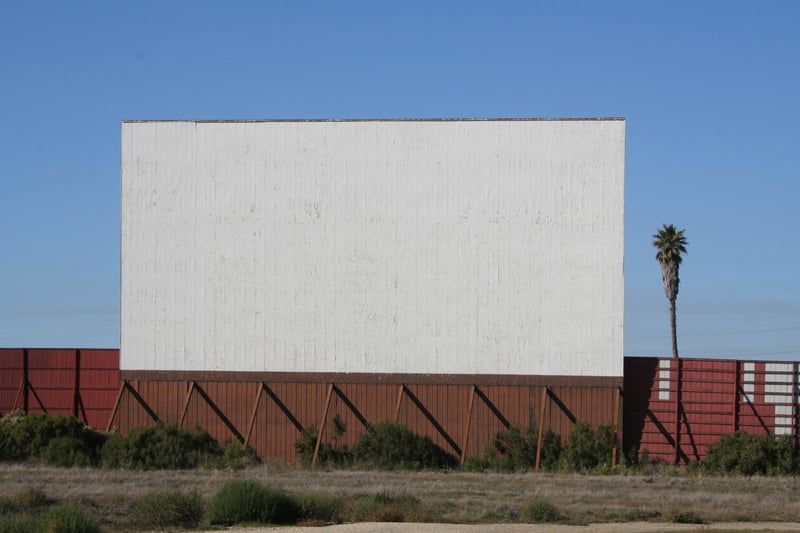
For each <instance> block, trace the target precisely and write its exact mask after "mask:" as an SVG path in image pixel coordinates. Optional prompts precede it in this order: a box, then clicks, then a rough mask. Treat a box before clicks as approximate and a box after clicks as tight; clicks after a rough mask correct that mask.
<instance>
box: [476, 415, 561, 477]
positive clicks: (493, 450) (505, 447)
mask: <svg viewBox="0 0 800 533" xmlns="http://www.w3.org/2000/svg"><path fill="white" fill-rule="evenodd" d="M538 439H539V432H538V430H537V428H536V426H530V427H529V428H528V430H527V431H525V432H524V433H523V432H522V431H521V430H520V429H519V428H517V427H515V426H511V427H509V428H508V429H506V430H505V431H502V432H500V433H498V434H497V435H496V436H495V437H494V439H492V441H491V442H489V443H488V444H487V445H486V447H485V448H484V450H483V457H482V458H483V463H484V464H485V465H486V468H491V469H494V470H500V471H505V472H514V471H524V470H530V469H533V468H534V467H535V466H536V450H537V441H538ZM560 455H561V438H560V437H559V436H558V435H557V434H556V433H555V432H553V431H552V430H550V429H548V430H547V431H545V432H544V433H543V435H542V453H541V456H540V458H539V461H540V463H539V466H540V468H543V469H545V470H552V469H554V468H555V467H556V465H557V464H558V459H559V456H560Z"/></svg>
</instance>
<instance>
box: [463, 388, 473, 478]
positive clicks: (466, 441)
mask: <svg viewBox="0 0 800 533" xmlns="http://www.w3.org/2000/svg"><path fill="white" fill-rule="evenodd" d="M476 388H477V387H476V386H475V385H473V386H472V388H471V389H470V390H469V402H468V407H467V423H466V424H465V426H464V444H463V445H462V446H461V464H462V465H463V464H464V461H465V460H466V459H467V445H468V444H469V426H470V424H472V407H473V406H474V405H475V389H476Z"/></svg>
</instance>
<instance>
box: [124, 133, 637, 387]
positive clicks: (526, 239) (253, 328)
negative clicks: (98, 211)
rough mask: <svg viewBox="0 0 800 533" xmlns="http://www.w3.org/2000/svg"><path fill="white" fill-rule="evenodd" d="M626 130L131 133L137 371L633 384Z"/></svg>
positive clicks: (133, 358)
mask: <svg viewBox="0 0 800 533" xmlns="http://www.w3.org/2000/svg"><path fill="white" fill-rule="evenodd" d="M624 146H625V122H624V121H622V120H576V121H559V120H521V121H493V120H481V121H313V122H281V121H278V122H274V121H273V122H270V121H253V122H125V123H123V125H122V272H121V278H122V280H121V282H122V294H121V307H122V313H121V314H122V316H121V366H122V368H123V369H125V370H238V371H301V372H305V371H307V372H400V373H404V372H409V373H462V374H463V373H487V374H523V375H525V374H527V375H536V374H538V375H577V376H622V363H623V350H622V339H623V297H624V294H623V264H622V261H623V209H624V202H623V198H624V194H623V189H624V159H625V147H624Z"/></svg>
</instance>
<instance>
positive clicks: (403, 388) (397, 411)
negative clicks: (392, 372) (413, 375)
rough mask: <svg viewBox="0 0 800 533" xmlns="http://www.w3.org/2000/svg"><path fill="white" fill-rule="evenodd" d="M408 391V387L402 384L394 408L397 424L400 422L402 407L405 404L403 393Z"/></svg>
mask: <svg viewBox="0 0 800 533" xmlns="http://www.w3.org/2000/svg"><path fill="white" fill-rule="evenodd" d="M405 391H406V386H405V385H403V384H402V383H401V384H400V388H399V389H398V390H397V403H396V404H395V406H394V423H395V424H397V422H398V420H400V405H401V404H402V403H403V393H404V392H405Z"/></svg>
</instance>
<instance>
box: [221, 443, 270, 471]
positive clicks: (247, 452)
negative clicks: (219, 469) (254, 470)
mask: <svg viewBox="0 0 800 533" xmlns="http://www.w3.org/2000/svg"><path fill="white" fill-rule="evenodd" d="M222 458H223V459H224V461H225V466H226V467H228V468H230V469H232V470H242V469H244V468H247V467H249V466H255V465H257V464H258V463H260V462H261V459H259V457H258V454H256V451H255V450H254V449H253V448H252V447H251V446H244V445H243V444H242V443H241V442H239V441H238V440H235V439H231V440H229V441H227V442H226V443H225V450H224V452H223V455H222Z"/></svg>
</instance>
